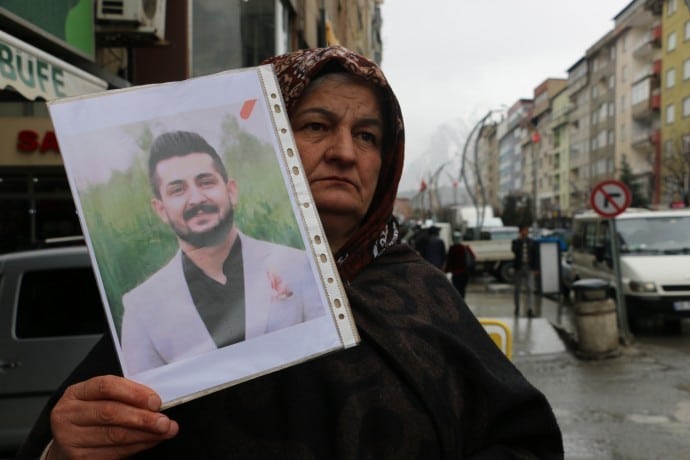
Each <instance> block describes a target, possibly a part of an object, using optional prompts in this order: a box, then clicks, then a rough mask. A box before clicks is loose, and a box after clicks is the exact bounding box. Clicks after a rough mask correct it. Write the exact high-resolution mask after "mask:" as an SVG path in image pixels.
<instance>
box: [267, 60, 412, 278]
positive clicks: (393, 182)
mask: <svg viewBox="0 0 690 460" xmlns="http://www.w3.org/2000/svg"><path fill="white" fill-rule="evenodd" d="M262 64H273V67H274V69H275V72H276V76H277V78H278V83H279V85H280V89H281V92H282V94H283V100H284V101H285V105H286V108H287V111H288V113H291V112H292V109H293V107H294V106H295V105H296V103H297V101H299V99H300V98H301V97H302V95H303V94H304V90H305V89H306V88H307V86H309V84H310V83H311V82H312V81H313V80H314V79H315V78H316V77H318V76H319V75H320V74H321V73H324V72H325V71H327V70H326V65H327V64H328V68H329V69H330V68H332V66H333V65H334V64H335V65H337V66H338V71H342V72H347V73H350V74H352V75H355V76H358V77H360V78H362V79H364V80H366V81H367V82H369V83H371V84H372V85H374V86H377V87H380V88H382V89H383V93H384V95H385V97H384V99H385V101H384V104H385V105H386V107H382V113H384V114H387V116H388V119H387V120H384V123H385V124H387V125H388V126H387V127H388V132H389V133H390V134H389V137H390V139H386V140H385V142H384V148H385V151H383V152H382V158H381V170H380V172H379V177H378V183H377V186H376V192H375V193H374V198H373V200H372V202H371V205H370V206H369V210H368V211H367V213H366V215H365V216H364V219H362V223H361V225H360V227H359V229H358V230H357V231H356V232H355V233H354V234H353V235H352V237H351V238H350V239H349V240H348V241H347V242H346V243H345V244H344V245H343V247H342V248H341V249H340V250H339V251H338V252H337V253H336V254H335V257H336V260H337V264H338V271H339V272H340V276H341V277H342V279H343V281H345V282H347V281H350V280H352V279H353V278H354V277H355V276H356V275H357V273H359V272H360V270H362V268H364V267H365V266H366V265H368V264H369V263H370V262H371V261H372V260H374V259H375V258H376V257H378V256H379V255H381V254H382V253H383V252H384V251H385V250H386V249H387V248H389V247H390V246H392V245H394V244H396V243H397V242H398V237H399V234H398V226H397V223H396V221H395V218H394V217H393V204H394V202H395V197H396V194H397V190H398V183H399V182H400V176H401V175H402V168H403V159H404V150H405V130H404V126H403V119H402V112H401V110H400V105H399V104H398V100H397V98H396V97H395V94H394V93H393V90H392V89H391V87H390V85H389V84H388V81H387V80H386V77H385V76H384V75H383V72H382V71H381V69H380V68H379V66H378V65H376V63H374V62H372V61H371V60H369V59H367V58H366V57H364V56H362V55H360V54H357V53H355V52H353V51H350V50H348V49H346V48H344V47H342V46H332V47H328V48H314V49H306V50H299V51H295V52H292V53H288V54H284V55H281V56H276V57H272V58H269V59H267V60H265V61H264V62H262ZM384 116H385V115H384Z"/></svg>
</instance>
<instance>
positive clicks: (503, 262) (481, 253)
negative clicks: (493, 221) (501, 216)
mask: <svg viewBox="0 0 690 460" xmlns="http://www.w3.org/2000/svg"><path fill="white" fill-rule="evenodd" d="M477 234H478V235H479V238H478V239H472V238H474V236H475V235H477ZM465 236H466V238H465V240H464V243H465V244H466V245H467V246H469V247H470V249H472V252H474V255H475V268H474V272H475V273H477V274H478V273H488V274H490V275H492V276H493V277H495V278H496V279H497V280H499V281H501V282H503V283H511V282H512V281H513V278H514V275H515V268H514V267H513V260H514V257H515V256H514V254H513V251H512V249H511V242H512V240H514V239H515V238H517V237H518V228H517V227H513V226H502V227H484V228H481V229H480V230H479V231H478V232H470V231H468V232H466V234H465Z"/></svg>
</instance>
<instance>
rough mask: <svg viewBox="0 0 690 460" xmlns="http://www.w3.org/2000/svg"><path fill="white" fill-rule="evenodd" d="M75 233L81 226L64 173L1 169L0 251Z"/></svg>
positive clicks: (39, 245) (78, 232) (13, 249)
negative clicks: (5, 170) (6, 170)
mask: <svg viewBox="0 0 690 460" xmlns="http://www.w3.org/2000/svg"><path fill="white" fill-rule="evenodd" d="M77 235H81V227H80V225H79V219H78V217H77V214H76V211H75V206H74V201H73V200H72V195H71V194H70V191H69V186H68V183H67V177H66V176H65V174H64V173H62V174H60V173H59V172H31V171H27V172H23V171H19V172H17V171H9V172H3V171H2V170H0V253H6V252H12V251H18V250H23V249H31V248H36V247H41V246H43V245H44V242H45V240H46V239H48V238H56V237H62V236H77Z"/></svg>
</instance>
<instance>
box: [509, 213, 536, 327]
mask: <svg viewBox="0 0 690 460" xmlns="http://www.w3.org/2000/svg"><path fill="white" fill-rule="evenodd" d="M511 249H512V251H513V254H514V256H515V259H514V262H513V267H515V278H514V281H513V282H514V292H515V312H514V315H515V316H520V298H521V294H522V291H524V290H526V291H527V301H526V303H527V316H528V317H530V318H531V317H533V316H534V286H535V278H536V276H537V274H538V273H539V252H538V251H539V247H538V245H537V243H536V242H535V241H534V240H533V239H532V238H530V237H529V226H527V225H520V227H519V230H518V237H517V238H515V239H514V240H513V241H512V244H511Z"/></svg>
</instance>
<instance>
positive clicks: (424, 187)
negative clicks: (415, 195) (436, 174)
mask: <svg viewBox="0 0 690 460" xmlns="http://www.w3.org/2000/svg"><path fill="white" fill-rule="evenodd" d="M424 190H426V181H425V180H424V179H422V183H421V184H420V185H419V191H420V192H423V191H424Z"/></svg>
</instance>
